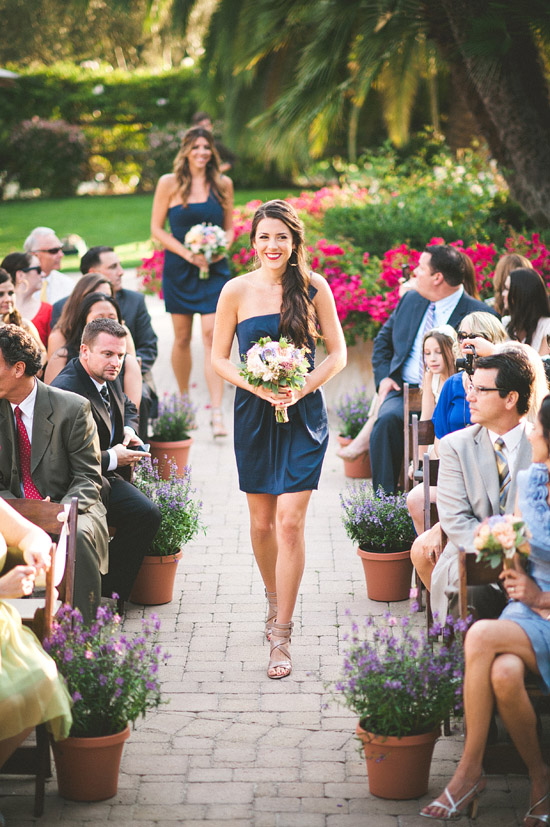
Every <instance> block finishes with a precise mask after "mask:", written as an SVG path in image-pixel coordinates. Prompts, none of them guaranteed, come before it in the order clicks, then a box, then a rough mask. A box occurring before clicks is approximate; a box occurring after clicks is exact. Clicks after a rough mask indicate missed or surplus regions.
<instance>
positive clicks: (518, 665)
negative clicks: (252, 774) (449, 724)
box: [422, 396, 550, 827]
mask: <svg viewBox="0 0 550 827" xmlns="http://www.w3.org/2000/svg"><path fill="white" fill-rule="evenodd" d="M529 441H530V443H531V446H532V449H533V464H532V465H531V466H530V467H529V468H527V469H526V470H525V471H518V475H517V489H518V504H519V509H518V510H520V511H521V514H522V516H523V519H524V520H525V523H526V525H527V527H528V528H529V531H530V533H531V539H530V546H531V553H530V556H529V561H528V568H527V572H525V571H524V570H523V569H522V568H521V566H518V567H517V568H515V569H509V570H505V571H504V572H503V573H502V574H501V575H500V577H501V580H502V581H503V584H504V588H505V589H506V593H507V595H508V597H509V598H510V600H509V602H508V604H507V605H506V606H505V608H504V609H503V611H502V613H501V615H500V617H499V619H498V620H478V622H477V623H474V625H473V626H472V627H471V629H469V631H468V633H467V635H466V640H465V656H466V671H465V681H464V712H465V723H466V742H465V745H464V753H463V755H462V758H461V760H460V762H459V764H458V767H457V770H456V772H455V774H454V776H453V778H452V779H451V781H450V782H449V784H448V786H447V787H446V788H445V790H444V791H443V793H442V794H441V795H440V796H439V798H438V799H437V800H436V801H433V802H432V803H431V804H429V805H428V806H427V807H424V809H423V810H422V815H423V816H426V817H427V818H434V819H450V818H456V817H457V816H458V814H459V813H462V812H463V811H464V810H466V809H468V808H469V807H471V806H472V805H473V804H474V802H475V801H476V800H477V796H478V795H479V793H480V792H481V791H482V790H483V788H484V786H485V780H484V778H483V775H482V767H481V763H482V758H483V753H484V751H485V743H486V740H487V733H488V730H489V721H490V718H491V713H492V711H493V706H494V703H495V701H496V704H497V708H498V712H499V714H500V717H501V718H502V721H503V723H504V724H505V726H506V728H507V730H508V732H509V734H510V737H511V738H512V740H513V742H514V744H515V746H516V748H517V750H518V752H519V754H520V755H521V757H522V759H523V761H524V763H525V765H526V767H527V770H528V772H529V778H530V781H531V803H530V806H529V810H528V812H527V814H526V816H525V819H524V822H523V823H524V825H525V827H540V825H542V824H550V778H549V775H548V773H549V768H548V766H547V765H546V764H545V763H544V759H543V756H542V753H541V749H540V745H539V740H538V737H537V723H536V717H535V712H534V710H533V707H532V705H531V702H530V700H529V696H528V695H527V692H526V690H525V684H524V678H525V673H526V672H532V673H533V674H534V675H536V676H537V678H538V683H539V686H540V689H541V691H542V692H543V694H545V695H548V694H550V396H546V397H545V398H544V400H543V402H542V405H541V408H540V411H539V415H538V419H537V422H536V423H535V426H534V427H533V430H532V431H531V433H530V434H529Z"/></svg>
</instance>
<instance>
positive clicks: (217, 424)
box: [210, 408, 228, 437]
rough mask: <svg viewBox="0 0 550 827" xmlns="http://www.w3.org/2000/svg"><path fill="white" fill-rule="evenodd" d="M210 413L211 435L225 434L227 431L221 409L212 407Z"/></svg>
mask: <svg viewBox="0 0 550 827" xmlns="http://www.w3.org/2000/svg"><path fill="white" fill-rule="evenodd" d="M211 414H212V418H211V419H210V425H211V426H212V436H214V437H218V436H227V434H228V431H227V428H226V427H225V423H224V421H223V414H222V409H221V408H212V409H211Z"/></svg>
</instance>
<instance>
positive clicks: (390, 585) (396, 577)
mask: <svg viewBox="0 0 550 827" xmlns="http://www.w3.org/2000/svg"><path fill="white" fill-rule="evenodd" d="M357 554H358V555H359V557H360V558H361V562H362V563H363V569H364V571H365V580H366V582H367V594H368V596H369V599H370V600H382V601H385V602H390V601H395V600H407V599H408V597H409V593H410V590H411V579H412V572H413V564H412V563H411V553H410V551H409V550H407V551H389V552H383V551H363V549H362V548H358V549H357Z"/></svg>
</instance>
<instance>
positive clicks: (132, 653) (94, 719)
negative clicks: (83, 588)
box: [44, 604, 168, 738]
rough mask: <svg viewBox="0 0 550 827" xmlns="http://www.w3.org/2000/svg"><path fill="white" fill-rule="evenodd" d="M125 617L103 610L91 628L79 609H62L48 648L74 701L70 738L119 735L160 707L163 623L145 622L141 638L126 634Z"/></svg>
mask: <svg viewBox="0 0 550 827" xmlns="http://www.w3.org/2000/svg"><path fill="white" fill-rule="evenodd" d="M119 624H120V617H119V615H117V614H113V612H112V611H111V609H110V608H109V607H108V606H100V607H99V608H98V610H97V615H96V619H95V621H94V622H93V623H92V625H91V626H90V627H89V628H87V627H85V626H84V624H83V623H82V615H81V614H80V612H79V610H78V609H71V607H70V606H69V605H68V604H66V605H65V606H62V607H61V609H60V610H59V612H58V613H57V615H56V617H55V618H54V621H53V628H52V632H51V635H50V636H49V638H48V639H47V640H46V641H44V648H45V649H46V651H47V652H48V653H49V654H50V655H51V657H52V658H53V659H54V661H55V662H56V664H57V668H58V669H59V672H60V673H61V675H63V677H64V679H65V682H66V684H67V689H68V690H69V693H70V695H71V698H72V700H73V708H72V714H73V725H72V728H71V735H73V736H75V737H80V738H91V737H97V736H100V735H114V734H115V733H117V732H122V730H123V729H124V728H125V727H126V725H127V724H128V723H130V722H132V721H135V720H136V719H137V718H138V717H139V716H140V715H145V713H146V712H147V710H148V709H155V708H156V707H158V706H159V704H160V703H161V691H160V676H159V665H160V664H161V663H162V662H163V661H164V660H166V658H167V657H168V655H167V654H165V653H163V652H162V650H161V648H160V646H159V645H158V638H159V631H160V622H159V619H158V617H157V616H156V615H154V614H151V615H149V617H148V618H146V619H145V618H144V619H142V623H141V627H142V628H141V634H140V635H134V636H133V637H131V636H129V635H122V634H120V631H119V628H118V627H119Z"/></svg>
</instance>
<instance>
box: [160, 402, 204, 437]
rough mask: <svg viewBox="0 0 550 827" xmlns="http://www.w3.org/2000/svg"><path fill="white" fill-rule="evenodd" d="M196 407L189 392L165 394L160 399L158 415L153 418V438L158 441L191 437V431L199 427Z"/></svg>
mask: <svg viewBox="0 0 550 827" xmlns="http://www.w3.org/2000/svg"><path fill="white" fill-rule="evenodd" d="M195 413H196V407H195V406H194V405H192V404H191V400H190V399H189V396H188V395H187V394H179V393H173V394H172V395H168V394H167V393H165V394H164V396H163V398H162V399H160V400H159V411H158V417H157V418H156V419H155V420H153V439H154V440H156V441H157V442H174V441H177V440H179V439H189V432H190V431H192V430H193V429H194V428H196V427H197V425H196V422H195Z"/></svg>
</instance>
